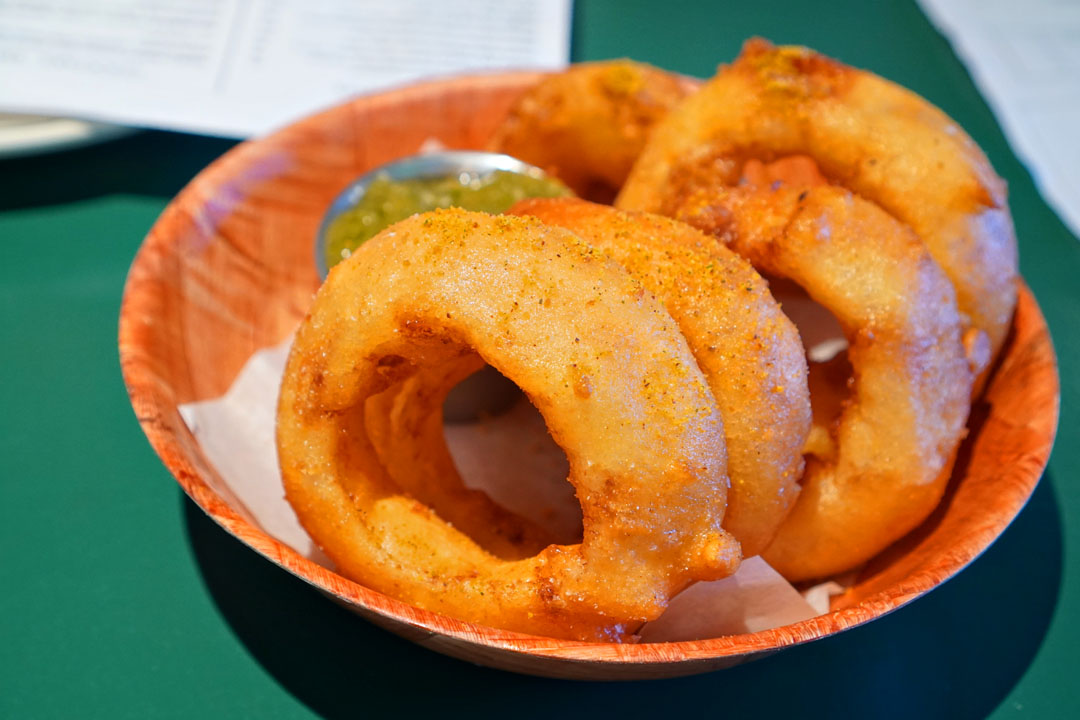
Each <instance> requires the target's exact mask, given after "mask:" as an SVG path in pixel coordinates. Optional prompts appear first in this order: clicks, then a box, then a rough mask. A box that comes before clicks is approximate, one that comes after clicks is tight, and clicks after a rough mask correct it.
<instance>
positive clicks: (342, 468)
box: [277, 210, 740, 640]
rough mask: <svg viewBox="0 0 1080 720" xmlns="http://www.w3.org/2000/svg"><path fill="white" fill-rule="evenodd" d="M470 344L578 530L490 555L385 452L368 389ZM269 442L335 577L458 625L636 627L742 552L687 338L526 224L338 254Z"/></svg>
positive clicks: (425, 226)
mask: <svg viewBox="0 0 1080 720" xmlns="http://www.w3.org/2000/svg"><path fill="white" fill-rule="evenodd" d="M477 356H481V357H482V358H483V360H485V361H487V362H488V363H490V364H491V365H492V366H494V367H495V368H496V369H498V370H499V371H500V372H502V373H503V374H504V375H506V376H507V377H509V378H510V379H512V380H514V381H515V382H516V383H518V385H519V386H520V387H521V388H522V389H523V390H524V391H525V393H526V394H527V395H528V396H529V398H530V399H531V401H532V402H533V404H535V405H536V407H537V408H538V409H539V410H540V412H541V414H542V415H543V416H544V418H545V420H546V421H547V424H548V428H549V430H550V432H551V435H552V437H553V438H554V439H555V441H556V442H557V443H558V444H559V445H560V446H561V447H562V448H563V450H564V451H565V452H566V455H567V459H568V460H569V464H570V475H569V478H568V479H569V480H570V482H571V483H572V484H573V485H574V487H575V489H576V491H577V495H578V498H579V500H580V502H581V506H582V513H583V517H584V538H583V541H582V542H581V544H579V545H571V546H566V545H553V546H549V547H547V548H545V549H544V550H542V551H541V552H540V553H539V554H538V555H536V556H534V557H530V558H525V559H521V560H514V561H510V560H502V559H499V558H496V557H495V556H493V555H492V554H490V553H488V552H486V551H484V550H483V549H482V548H481V547H480V546H478V545H477V544H476V543H475V542H473V541H472V540H471V539H470V538H468V537H467V536H466V535H465V534H463V533H462V532H461V531H460V530H458V529H456V528H455V527H453V526H452V525H451V524H449V523H447V522H446V521H445V520H444V519H443V518H440V517H439V516H438V515H437V514H436V513H435V512H434V511H433V510H432V509H431V508H429V507H427V506H426V505H424V504H422V503H420V502H419V501H418V500H416V499H415V498H413V497H411V496H410V495H408V494H407V493H405V492H403V491H402V490H401V488H399V487H398V486H397V485H396V484H395V483H394V482H393V480H392V479H391V476H390V475H389V474H388V472H387V470H386V468H385V467H383V466H382V464H381V463H380V462H379V459H378V456H377V453H376V452H375V450H374V448H373V447H372V444H371V441H370V438H369V436H368V429H367V427H366V421H365V416H366V413H365V404H366V401H367V400H368V398H370V397H372V396H374V395H377V394H378V393H380V392H383V391H385V390H387V389H391V388H392V387H393V386H394V385H396V384H398V383H400V382H403V381H405V380H407V379H409V378H414V377H415V378H420V379H421V380H422V381H423V382H429V381H433V380H432V379H435V378H445V377H447V370H446V368H449V367H452V366H454V365H461V366H475V365H476V364H477V362H478V359H477ZM277 441H278V454H279V459H280V461H281V468H282V476H283V480H284V484H285V490H286V497H287V498H288V500H289V502H290V503H291V504H292V506H293V508H294V509H295V510H296V512H297V515H298V517H299V518H300V521H301V523H302V524H303V526H304V527H305V529H306V530H307V531H308V533H309V534H310V535H311V536H312V538H314V540H315V541H316V542H317V543H318V544H319V545H320V546H321V547H322V548H323V550H324V551H325V552H326V554H327V555H328V556H329V557H330V558H331V559H332V560H333V561H334V562H335V563H336V564H337V566H338V568H339V570H340V571H341V572H342V574H344V575H346V576H347V577H350V578H352V579H354V580H356V581H358V582H361V583H363V584H364V585H366V586H368V587H371V588H373V589H375V590H378V591H380V592H384V593H387V594H389V595H392V596H393V597H396V598H398V599H399V600H402V601H404V602H408V603H411V604H413V605H416V606H419V607H422V608H425V609H428V610H432V611H436V612H441V613H444V614H446V615H449V616H452V617H456V618H459V619H463V620H469V621H473V622H479V623H483V624H487V625H490V626H493V627H500V628H505V629H509V630H518V631H524V632H530V633H535V634H540V635H546V636H550V637H558V638H576V639H587V640H624V639H631V637H632V633H633V631H634V630H635V629H636V628H637V627H638V626H639V625H640V624H641V623H642V622H645V621H647V620H650V619H653V618H655V617H657V616H659V615H660V613H661V612H662V611H663V609H664V607H665V606H666V603H667V601H668V599H669V598H670V597H671V596H673V595H674V594H675V593H677V592H679V591H680V590H681V589H683V588H684V587H685V586H686V585H688V584H690V583H692V582H694V581H697V580H711V579H717V578H721V577H725V576H727V575H729V574H730V573H732V572H733V571H734V569H735V567H736V566H737V565H738V562H739V558H740V553H739V546H738V543H737V542H736V541H735V540H734V539H733V538H732V537H731V536H730V535H729V534H728V533H727V532H725V531H724V530H723V529H722V528H721V522H722V520H723V515H724V509H725V502H726V492H727V485H728V479H727V475H726V467H725V460H726V457H725V451H724V443H723V424H722V421H721V418H720V414H719V411H718V410H717V408H716V404H715V401H714V400H713V398H712V394H711V392H710V391H709V388H708V385H707V383H706V381H705V378H704V377H703V375H702V374H701V372H700V370H698V368H697V365H696V364H695V362H694V359H693V356H692V355H691V353H690V350H689V348H688V347H687V345H686V341H685V340H684V339H683V337H682V336H681V335H680V334H679V331H678V328H677V327H676V326H675V323H674V321H673V320H672V319H671V316H670V315H669V314H668V313H667V312H666V311H665V310H664V309H663V307H662V306H661V305H660V303H659V302H658V301H657V300H656V299H655V298H654V297H653V296H652V295H650V294H648V293H647V292H646V291H645V290H644V288H642V286H641V285H640V284H639V283H638V282H637V281H635V280H633V278H631V277H630V276H629V275H628V274H627V273H626V272H625V271H623V270H622V269H621V268H619V267H618V266H617V265H616V264H614V263H612V262H610V261H607V260H606V259H604V258H602V257H600V256H599V255H598V254H597V253H596V252H595V251H593V250H592V248H591V247H589V246H588V245H587V244H585V243H584V242H583V241H581V240H580V238H578V237H577V236H575V235H573V234H572V233H570V232H569V231H566V230H563V229H561V228H550V227H546V226H543V225H542V224H540V223H539V222H538V221H536V220H528V219H522V218H513V217H492V216H489V215H485V214H481V213H469V212H465V211H460V210H446V211H437V212H434V213H429V214H426V215H418V216H414V217H412V218H409V219H407V220H404V221H402V222H400V223H398V224H396V225H393V226H391V227H390V228H388V229H387V230H385V231H383V232H382V233H380V234H379V235H377V236H376V237H375V238H373V239H372V240H370V241H368V242H367V243H365V244H364V245H363V246H362V247H361V248H360V250H358V251H357V252H356V253H354V254H353V255H352V257H351V258H350V259H349V260H347V261H345V262H343V263H341V264H340V265H338V266H337V267H336V268H334V269H333V270H332V271H331V273H330V276H329V278H328V279H327V281H326V282H325V283H324V285H323V287H322V289H320V291H319V293H318V295H317V296H316V298H315V302H314V304H313V306H312V309H311V312H310V314H309V315H308V317H307V319H306V320H305V321H304V323H303V324H302V325H301V327H300V330H299V331H298V333H297V336H296V340H295V341H294V343H293V348H292V351H291V353H290V356H289V360H288V364H287V367H286V371H285V377H284V381H283V384H282V390H281V396H280V400H279V406H278V432H277Z"/></svg>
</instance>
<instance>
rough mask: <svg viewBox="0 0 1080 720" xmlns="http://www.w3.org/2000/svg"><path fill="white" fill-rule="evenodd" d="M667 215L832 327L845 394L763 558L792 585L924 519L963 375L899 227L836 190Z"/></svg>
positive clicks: (862, 556)
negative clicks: (834, 323) (787, 282)
mask: <svg viewBox="0 0 1080 720" xmlns="http://www.w3.org/2000/svg"><path fill="white" fill-rule="evenodd" d="M677 216H678V217H679V218H680V219H683V220H685V221H687V222H689V223H690V224H692V225H695V226H697V227H699V228H702V229H705V230H707V231H709V232H711V233H713V234H715V235H716V236H717V237H720V238H721V239H723V240H724V241H725V242H727V243H728V244H729V245H730V246H731V247H732V248H733V249H734V250H736V251H737V252H738V253H739V254H741V255H743V256H745V257H747V258H748V259H749V260H750V262H751V263H753V264H754V266H755V267H757V268H758V269H759V270H761V271H762V272H766V273H770V274H773V275H777V276H780V277H786V278H790V279H791V280H793V281H795V282H796V283H798V284H799V285H801V286H802V287H803V288H804V289H805V290H806V291H807V293H808V294H809V295H810V297H811V298H813V299H814V300H815V301H817V302H818V303H820V304H821V305H823V306H825V307H826V308H827V309H829V310H830V311H831V312H832V313H833V314H834V315H835V316H836V318H837V320H839V322H840V325H841V327H842V328H843V330H844V334H845V336H846V337H847V340H848V343H849V348H848V359H849V360H850V362H851V367H852V368H853V376H852V379H851V380H850V383H851V395H850V397H849V398H848V400H847V401H846V405H845V406H844V408H843V410H842V412H841V413H840V415H839V418H838V419H837V421H836V425H835V426H834V427H833V428H832V431H833V439H834V442H832V443H819V444H817V446H816V447H815V448H814V452H817V453H819V454H818V455H816V456H814V455H811V456H810V457H809V458H808V460H807V464H806V472H805V475H804V476H803V482H802V485H803V488H802V493H801V494H800V495H799V499H798V500H797V501H796V503H795V508H794V509H793V510H792V512H791V514H790V515H789V516H788V519H787V520H786V521H785V522H784V524H783V525H781V527H780V531H779V533H778V534H777V537H776V539H775V540H774V541H773V543H772V544H771V545H770V546H769V547H768V549H767V550H766V551H765V553H764V557H765V559H766V560H767V561H768V562H769V563H770V564H772V565H773V567H775V568H776V569H777V570H779V571H780V572H781V573H782V574H783V575H784V576H785V577H787V578H788V579H789V580H793V581H796V580H806V579H810V578H818V577H823V576H827V575H831V574H833V573H837V572H841V571H843V570H847V569H849V568H851V567H854V566H856V565H858V564H859V563H861V562H863V561H865V560H867V559H869V558H870V557H872V556H873V555H875V554H877V553H878V552H880V551H881V550H882V549H884V548H885V547H886V546H888V545H889V544H890V543H892V542H893V541H895V540H896V539H898V538H900V537H901V536H903V535H904V534H905V533H907V532H908V531H909V530H911V529H912V528H914V527H915V526H916V525H917V524H919V523H920V522H922V521H923V520H924V519H925V518H926V516H927V515H928V514H929V513H930V512H931V511H932V510H933V509H934V507H935V506H936V505H937V503H938V501H939V500H940V498H941V495H942V492H943V491H944V488H945V484H946V483H947V481H948V478H949V474H950V471H951V468H952V462H953V460H954V457H955V452H956V448H957V445H958V443H959V441H960V439H961V438H962V437H963V435H964V423H965V422H966V420H967V414H968V410H969V401H968V399H969V396H970V392H971V387H972V382H973V373H972V369H971V367H970V365H969V364H968V361H967V359H966V357H965V352H964V347H963V342H962V328H963V324H962V319H961V317H960V314H959V313H958V311H957V309H956V300H955V294H954V291H953V288H952V286H951V284H950V283H949V281H948V279H947V278H946V277H945V275H944V273H943V272H942V271H941V269H940V268H939V267H938V265H937V264H936V263H935V262H934V261H933V259H932V258H931V257H930V255H929V254H928V253H927V251H926V249H925V247H924V246H923V244H922V243H921V242H920V241H919V239H918V237H916V236H915V234H914V233H913V232H912V231H911V230H910V229H909V228H907V227H905V226H904V225H902V224H901V223H899V222H898V221H897V220H895V219H894V218H892V217H891V216H889V215H888V214H887V213H885V212H884V211H883V210H881V209H880V208H878V207H877V206H875V205H874V204H872V203H870V202H867V201H865V200H862V199H860V198H859V197H857V196H853V195H851V194H850V193H849V192H847V191H844V190H841V189H839V188H835V187H830V186H825V187H816V188H810V189H803V190H801V191H800V190H798V189H793V188H790V187H786V186H783V187H780V188H779V189H777V190H775V191H767V190H752V189H747V188H738V189H730V188H713V189H703V190H699V191H697V192H695V193H692V194H691V195H690V196H689V197H687V198H686V200H685V201H684V204H683V207H682V208H681V210H680V212H678V213H677ZM811 402H813V403H815V405H816V404H817V399H816V398H815V396H814V395H811Z"/></svg>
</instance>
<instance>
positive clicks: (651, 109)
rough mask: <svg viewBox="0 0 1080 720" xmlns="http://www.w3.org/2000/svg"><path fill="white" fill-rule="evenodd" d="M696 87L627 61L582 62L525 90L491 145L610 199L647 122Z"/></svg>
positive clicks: (572, 185) (579, 188)
mask: <svg viewBox="0 0 1080 720" xmlns="http://www.w3.org/2000/svg"><path fill="white" fill-rule="evenodd" d="M694 87H695V85H694V84H693V83H692V82H691V81H688V80H686V79H685V78H681V77H679V76H677V75H673V74H671V73H668V72H665V71H663V70H660V69H658V68H655V67H652V66H650V65H645V64H643V63H636V62H631V61H629V60H612V61H605V62H594V63H580V64H577V65H574V66H572V67H570V68H568V69H567V70H565V71H564V72H560V73H554V74H552V75H550V76H548V77H547V78H545V79H544V80H542V81H541V82H540V83H538V84H537V85H536V86H534V87H533V88H531V89H530V90H528V91H527V92H526V93H525V94H524V95H523V96H522V97H521V98H520V99H519V100H518V101H517V103H516V104H515V105H514V107H513V108H512V109H511V111H510V114H509V115H508V116H507V118H506V120H505V121H504V122H503V124H502V125H501V126H500V127H499V129H498V130H497V131H496V134H495V137H494V138H493V139H492V141H491V144H490V147H491V149H493V150H497V151H498V152H504V153H507V154H509V155H513V156H514V157H517V158H520V159H522V160H524V161H526V162H529V163H532V164H533V165H536V166H537V167H541V168H543V169H544V170H545V171H547V172H548V173H550V174H552V175H554V176H555V177H557V178H559V179H560V180H562V181H563V182H564V183H566V184H567V185H568V186H569V187H570V188H571V189H572V190H573V191H574V192H576V193H577V194H578V195H580V196H582V197H587V198H589V199H591V200H600V201H605V202H609V201H611V200H612V199H613V198H614V197H615V193H616V192H618V189H619V188H620V187H621V186H622V184H623V181H625V180H626V176H627V175H628V174H629V173H630V166H631V165H633V164H634V160H636V159H637V156H638V154H639V153H640V152H641V148H642V147H643V146H644V145H645V140H646V138H647V137H648V134H649V131H650V130H651V129H652V127H653V125H654V124H655V123H656V122H657V121H658V120H659V119H660V118H662V117H663V116H664V115H665V114H667V112H668V110H670V109H671V108H672V107H674V106H675V105H676V104H677V103H678V102H679V101H680V100H682V99H683V98H684V97H685V96H686V95H687V94H688V93H689V92H690V91H692V90H693V88H694Z"/></svg>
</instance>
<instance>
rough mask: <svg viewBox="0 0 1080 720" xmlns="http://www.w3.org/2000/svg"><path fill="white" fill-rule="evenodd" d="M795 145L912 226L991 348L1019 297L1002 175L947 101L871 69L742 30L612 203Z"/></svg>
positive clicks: (649, 206) (833, 177)
mask: <svg viewBox="0 0 1080 720" xmlns="http://www.w3.org/2000/svg"><path fill="white" fill-rule="evenodd" d="M793 154H804V155H807V156H809V157H810V158H812V159H813V160H814V161H815V162H816V163H817V165H818V166H819V167H820V168H821V171H822V172H823V173H824V175H825V176H826V177H827V178H828V179H829V180H830V182H833V183H835V184H838V185H841V186H843V187H846V188H848V189H850V190H851V191H853V192H855V193H857V194H858V195H860V196H862V197H864V198H866V199H868V200H870V201H873V202H874V203H876V204H878V205H879V206H880V207H882V208H883V209H885V210H886V211H888V212H889V213H890V214H891V215H893V216H894V217H896V218H897V219H899V220H900V221H901V222H903V223H905V224H907V225H909V226H911V227H912V228H913V229H914V230H915V232H916V234H918V236H919V237H920V238H921V239H922V241H923V242H925V243H926V246H927V248H928V249H929V251H930V254H931V255H932V256H933V257H934V259H935V260H936V261H937V262H938V264H939V265H940V266H941V267H942V269H943V270H944V271H945V273H946V275H947V276H948V277H949V279H950V280H951V281H952V283H953V285H954V287H955V289H956V295H957V302H958V304H959V307H960V310H961V312H963V313H965V314H967V315H968V316H969V317H970V318H971V322H972V324H973V325H974V326H975V327H976V328H980V329H982V330H983V331H985V332H986V334H987V335H988V336H989V340H990V345H991V349H992V353H993V354H996V353H997V351H998V350H999V349H1000V348H1001V345H1002V343H1003V342H1004V340H1005V336H1006V333H1007V332H1008V328H1009V323H1010V321H1011V318H1012V312H1013V308H1014V307H1015V304H1016V278H1017V250H1016V238H1015V236H1014V233H1013V227H1012V219H1011V216H1010V214H1009V210H1008V206H1007V204H1006V189H1005V183H1004V181H1002V180H1001V178H999V177H998V176H997V175H996V174H995V173H994V170H993V168H992V167H991V166H990V163H989V161H988V160H987V159H986V156H985V155H984V154H983V153H982V151H981V150H980V149H979V148H978V146H976V145H975V143H974V142H973V141H972V140H971V138H970V137H968V135H967V134H966V133H964V131H963V130H962V129H961V128H960V127H958V126H957V125H956V124H955V123H954V122H953V121H952V120H950V119H949V118H948V117H947V116H946V115H945V114H944V113H942V112H941V111H940V110H938V109H937V108H935V107H934V106H932V105H931V104H930V103H928V102H927V101H926V100H924V99H923V98H921V97H919V96H918V95H916V94H914V93H912V92H910V91H909V90H906V89H904V88H902V87H900V86H898V85H895V84H893V83H890V82H888V81H886V80H884V79H882V78H880V77H877V76H876V75H873V74H872V73H869V72H865V71H860V70H856V69H854V68H851V67H848V66H846V65H843V64H841V63H839V62H836V61H834V60H831V59H829V58H827V57H824V56H822V55H819V54H818V53H815V52H813V51H811V50H808V49H806V48H801V47H774V46H772V45H770V44H769V43H767V42H765V41H763V40H751V41H750V42H748V43H747V44H746V46H745V47H744V49H743V53H742V55H741V56H740V57H739V58H738V60H736V62H735V63H734V64H732V65H730V66H728V67H725V68H722V69H721V71H720V73H719V74H718V75H717V76H716V77H715V78H713V79H712V80H710V81H708V82H707V83H706V84H705V85H704V86H703V88H702V89H701V91H700V92H698V93H696V94H694V95H692V96H690V97H689V98H687V100H686V101H684V102H683V103H682V104H680V105H679V107H678V108H677V109H675V110H673V111H672V112H671V113H669V114H668V116H667V117H666V118H665V119H664V120H663V121H662V122H660V123H658V124H657V126H656V128H655V129H654V132H653V133H652V135H651V137H650V141H649V142H648V144H647V146H646V147H645V149H644V150H643V151H642V154H641V157H640V158H639V160H638V162H637V163H636V164H635V166H634V168H633V170H632V172H631V174H630V177H629V178H628V179H627V182H626V185H625V186H624V187H623V189H622V191H621V193H620V195H619V198H618V201H617V205H618V206H619V207H622V208H627V209H634V210H646V211H651V212H661V213H663V214H669V212H670V208H666V207H665V205H667V204H670V201H671V195H672V194H678V193H679V192H680V186H685V185H686V184H687V183H690V184H693V183H694V182H695V177H696V176H698V177H699V176H701V175H702V174H704V175H713V176H716V175H724V174H725V173H726V174H728V176H729V178H731V174H730V170H731V166H732V164H734V165H736V166H737V165H738V164H739V163H741V162H742V161H744V160H745V159H746V158H747V157H752V158H758V159H760V160H763V161H766V162H768V161H771V160H775V159H777V158H782V157H784V156H787V155H793ZM737 176H738V172H737V170H736V172H735V176H734V177H735V179H737ZM666 211H667V212H666ZM976 362H978V361H977V360H976Z"/></svg>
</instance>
